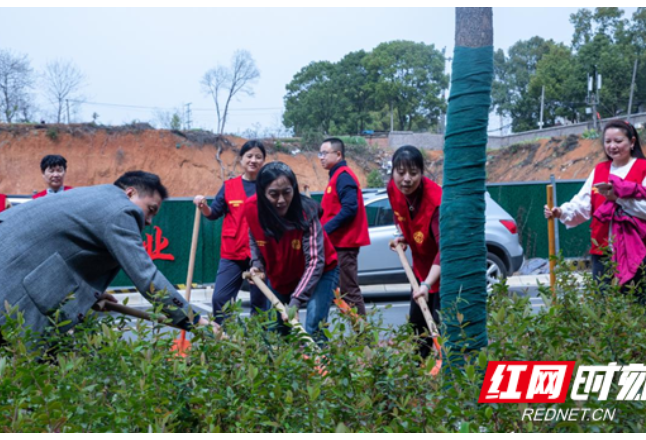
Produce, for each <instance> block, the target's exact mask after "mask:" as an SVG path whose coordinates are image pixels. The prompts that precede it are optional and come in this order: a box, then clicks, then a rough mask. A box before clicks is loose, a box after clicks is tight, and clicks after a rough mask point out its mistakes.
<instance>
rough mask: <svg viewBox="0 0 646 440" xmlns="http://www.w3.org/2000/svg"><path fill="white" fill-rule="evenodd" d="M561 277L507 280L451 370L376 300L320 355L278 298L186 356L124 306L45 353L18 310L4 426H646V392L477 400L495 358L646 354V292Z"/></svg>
mask: <svg viewBox="0 0 646 440" xmlns="http://www.w3.org/2000/svg"><path fill="white" fill-rule="evenodd" d="M558 291H559V295H558V300H557V302H555V303H553V304H550V303H551V293H550V292H549V291H548V290H547V289H542V293H543V294H544V299H545V301H546V303H547V304H548V305H549V306H550V307H549V308H545V309H542V310H541V311H540V312H539V313H532V309H531V304H530V301H529V299H528V298H526V297H517V296H515V295H510V294H509V293H508V291H507V290H506V288H505V286H501V287H500V288H499V289H497V291H496V292H495V293H494V295H493V296H491V299H490V304H489V307H488V311H489V329H488V331H489V335H490V345H489V347H488V348H487V349H485V350H482V351H481V352H480V353H468V354H464V356H463V355H462V354H459V353H457V354H456V353H447V354H445V356H444V359H445V367H449V368H450V367H451V365H450V363H449V362H448V361H447V360H448V359H451V358H459V359H466V361H465V362H464V364H465V365H464V367H463V368H462V369H457V368H455V366H454V368H452V369H449V368H445V371H443V373H442V375H441V376H440V377H438V378H433V377H431V376H429V375H428V374H427V372H428V371H430V369H431V368H432V366H433V365H432V364H433V363H432V362H429V363H427V364H424V363H423V362H421V360H420V359H419V358H418V357H417V355H416V354H415V350H414V343H413V342H414V341H413V335H412V334H411V331H410V329H409V328H408V327H407V326H404V327H402V328H399V329H396V330H392V329H387V328H385V327H384V325H383V323H382V322H381V320H380V319H379V316H375V315H374V312H373V316H372V318H373V320H372V322H373V323H372V324H368V325H365V326H364V327H363V328H362V330H363V331H359V332H355V331H354V330H352V329H351V328H352V325H351V324H350V323H349V322H348V321H347V320H346V318H345V317H340V318H338V320H337V321H336V322H335V323H334V330H333V331H328V336H329V338H330V342H329V344H328V345H327V346H326V347H325V348H324V349H323V350H322V353H321V356H320V357H319V358H317V356H316V355H315V354H314V353H309V355H310V356H309V357H308V358H306V357H304V356H303V353H304V352H306V351H307V350H305V348H303V347H301V346H300V344H299V342H298V341H296V340H294V339H293V338H281V337H279V336H278V335H276V334H274V333H267V332H266V331H265V326H266V325H267V323H268V322H269V321H271V320H272V319H274V317H275V314H274V313H273V312H271V313H269V314H266V315H264V316H260V317H258V318H253V319H245V320H242V319H232V320H229V321H228V322H227V332H228V334H229V336H230V337H231V340H228V341H217V342H215V341H213V340H212V339H209V338H207V337H206V336H205V335H204V334H203V333H201V332H197V334H196V336H195V337H194V338H193V347H192V349H191V351H190V353H189V355H188V357H186V358H178V357H173V356H172V355H171V353H170V349H171V345H172V340H173V338H175V337H177V332H173V333H167V332H162V331H161V330H162V329H161V327H160V326H155V327H153V328H149V327H148V326H146V325H144V324H142V323H141V322H137V323H136V324H135V325H134V329H133V336H134V337H133V338H131V339H125V338H124V337H123V334H122V331H121V329H122V328H124V326H126V325H127V321H126V320H125V319H124V318H114V317H106V318H103V319H101V320H98V319H96V316H95V315H91V316H90V317H88V319H87V321H86V322H85V323H84V324H83V325H82V326H79V327H77V329H76V331H75V334H74V335H73V336H70V335H69V334H67V333H62V334H59V335H54V336H52V339H51V341H50V343H52V342H55V344H56V350H52V351H50V353H49V354H47V355H43V354H42V351H32V350H29V349H28V348H27V346H28V345H27V342H26V341H28V340H30V338H29V336H26V337H20V336H19V333H18V330H17V329H16V325H17V323H16V322H13V321H11V322H8V323H7V324H5V325H4V326H3V328H2V332H3V334H4V335H5V338H6V339H7V340H8V341H9V343H8V345H7V346H6V347H4V348H1V349H0V432H2V431H6V432H34V431H49V432H52V431H58V432H79V431H93V432H104V431H111V432H124V431H128V432H162V431H166V432H170V431H172V432H206V431H209V432H302V431H306V432H310V431H313V432H335V431H337V432H345V431H348V432H350V431H364V432H377V431H378V432H445V431H449V432H454V431H463V432H466V431H471V432H501V431H503V432H511V431H530V432H555V431H558V432H577V431H592V432H596V431H601V432H606V431H631V432H641V431H644V417H643V415H644V409H645V408H644V406H645V404H646V403H645V402H644V401H643V400H638V401H624V402H621V401H614V400H608V401H597V400H595V399H594V398H591V400H590V401H587V402H585V403H584V405H583V406H585V407H588V408H592V409H594V408H616V410H617V419H616V420H615V421H614V422H609V421H604V422H592V421H590V422H560V423H556V422H542V423H531V422H528V421H522V420H521V416H522V411H523V408H525V407H526V406H527V405H525V404H478V403H477V400H478V396H479V393H480V388H481V385H482V372H483V371H484V368H485V367H486V365H487V361H488V360H552V361H562V360H576V361H577V364H578V365H581V364H584V365H585V364H587V365H600V364H601V365H604V364H607V363H608V362H618V363H620V364H624V365H625V364H629V363H643V362H644V353H645V352H646V320H645V319H644V312H645V310H644V307H643V306H641V305H638V304H635V303H634V300H633V298H632V297H630V296H624V295H620V294H618V293H617V288H616V287H613V288H611V289H610V292H608V293H607V294H606V295H604V296H601V295H600V294H599V293H598V288H597V287H596V286H595V285H594V284H593V283H592V281H591V280H590V277H589V276H586V277H585V279H584V287H583V289H580V288H579V285H578V281H577V280H575V279H574V278H573V276H572V275H571V274H570V273H569V272H565V271H561V273H560V274H559V282H558ZM157 312H159V310H157ZM386 340H387V341H388V342H384V341H386ZM317 359H318V360H317ZM317 366H323V367H324V369H325V372H326V374H325V375H322V374H319V373H317ZM616 385H617V384H616V382H615V384H614V385H613V387H615V388H613V389H616ZM613 395H616V393H615V394H613V393H612V392H611V396H613ZM568 396H569V393H568ZM540 405H541V407H546V408H573V407H576V406H578V405H580V403H577V402H574V401H572V400H571V399H569V397H568V399H567V400H566V403H564V404H540Z"/></svg>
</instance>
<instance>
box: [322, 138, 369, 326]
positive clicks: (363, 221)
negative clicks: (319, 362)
mask: <svg viewBox="0 0 646 440" xmlns="http://www.w3.org/2000/svg"><path fill="white" fill-rule="evenodd" d="M318 156H319V159H321V165H322V166H323V168H325V169H326V170H329V171H330V182H329V183H328V186H327V188H325V192H324V193H323V200H321V206H322V207H323V217H322V218H321V223H322V224H323V227H324V228H325V232H326V233H327V235H328V236H329V237H330V240H331V241H332V244H333V245H334V247H335V248H336V252H337V255H338V259H339V268H340V273H339V285H340V287H341V294H342V295H344V299H345V300H346V301H347V302H348V303H350V305H351V306H353V307H356V309H357V312H358V313H359V314H361V315H365V314H366V306H365V304H364V301H363V296H362V295H361V289H360V288H359V282H358V280H357V278H358V277H357V270H358V269H357V258H358V256H359V248H360V247H361V246H367V245H369V244H370V236H369V235H368V219H367V217H366V209H365V207H364V205H363V196H362V194H361V186H360V185H359V180H358V179H357V176H355V174H354V173H353V172H352V170H351V169H350V168H349V167H348V164H347V163H346V161H345V145H344V144H343V141H342V140H341V139H339V138H328V139H325V140H324V141H323V143H322V144H321V147H320V150H319V154H318Z"/></svg>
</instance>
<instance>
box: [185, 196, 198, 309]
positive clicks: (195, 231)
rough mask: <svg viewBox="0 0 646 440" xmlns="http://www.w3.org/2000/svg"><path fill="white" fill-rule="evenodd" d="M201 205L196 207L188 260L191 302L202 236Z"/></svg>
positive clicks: (188, 283) (187, 276) (188, 289)
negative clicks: (196, 256) (198, 245)
mask: <svg viewBox="0 0 646 440" xmlns="http://www.w3.org/2000/svg"><path fill="white" fill-rule="evenodd" d="M200 221H201V212H200V207H199V206H196V207H195V220H194V221H193V239H192V240H191V254H190V256H189V260H188V273H187V275H186V295H185V297H186V301H187V302H188V303H189V304H190V302H191V286H192V284H193V271H194V269H195V255H196V254H197V242H198V239H199V237H200Z"/></svg>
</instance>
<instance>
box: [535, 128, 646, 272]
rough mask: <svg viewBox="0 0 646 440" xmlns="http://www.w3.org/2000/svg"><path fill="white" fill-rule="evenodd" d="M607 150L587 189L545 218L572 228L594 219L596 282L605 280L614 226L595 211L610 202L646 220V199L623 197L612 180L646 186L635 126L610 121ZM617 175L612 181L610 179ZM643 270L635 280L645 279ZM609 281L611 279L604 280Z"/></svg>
mask: <svg viewBox="0 0 646 440" xmlns="http://www.w3.org/2000/svg"><path fill="white" fill-rule="evenodd" d="M603 148H604V151H605V153H606V157H607V158H608V161H604V162H601V163H600V164H598V165H597V166H596V167H595V168H594V170H592V172H591V173H590V176H589V177H588V179H587V180H586V181H585V183H584V184H583V187H582V188H581V190H580V191H579V193H578V194H577V195H575V196H574V197H573V198H572V200H570V201H569V202H567V203H564V204H562V205H561V206H560V207H554V208H552V209H551V210H550V209H549V208H548V206H547V205H545V210H544V213H545V218H550V217H555V218H558V219H560V220H561V222H562V223H563V224H565V225H566V226H567V227H568V228H573V227H575V226H578V225H580V224H581V223H584V222H585V221H587V220H589V219H590V218H592V222H591V224H590V232H591V242H592V246H591V248H590V254H591V255H592V275H593V277H594V279H595V280H597V281H599V280H600V279H602V275H603V274H604V265H605V263H606V261H605V258H604V257H603V255H604V253H603V249H604V248H607V247H608V245H609V238H610V231H611V225H610V222H602V221H600V220H599V219H598V218H596V217H595V216H594V213H595V210H597V209H599V207H600V206H601V205H602V204H603V203H604V202H605V201H606V200H609V201H612V202H614V203H616V206H617V208H616V209H617V210H619V211H620V213H621V215H626V214H627V215H629V216H632V217H636V218H638V219H644V220H646V200H644V199H637V198H629V197H627V198H619V197H617V195H616V194H615V191H614V189H613V184H612V183H610V182H609V180H614V179H616V178H619V179H622V180H623V181H624V182H634V183H637V184H639V185H643V186H646V160H645V158H644V153H643V152H642V148H641V144H640V141H639V134H638V133H637V130H635V127H634V126H633V125H632V124H630V123H629V122H627V121H621V120H615V121H611V122H609V123H608V124H607V125H606V126H605V127H604V129H603ZM611 175H612V176H615V177H613V178H610V176H611ZM643 275H644V274H643V270H642V271H638V273H637V274H636V276H635V277H634V278H633V279H635V280H637V279H638V278H639V279H641V278H643ZM603 278H605V281H606V282H607V281H609V279H608V278H609V277H603Z"/></svg>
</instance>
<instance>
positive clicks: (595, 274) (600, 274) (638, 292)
mask: <svg viewBox="0 0 646 440" xmlns="http://www.w3.org/2000/svg"><path fill="white" fill-rule="evenodd" d="M609 263H610V260H609V258H608V257H606V256H603V255H595V254H592V278H593V279H594V281H596V282H597V283H599V286H600V288H601V291H602V292H605V290H606V288H607V286H609V285H610V283H611V282H612V279H613V278H614V273H612V272H611V271H610V270H608V264H609ZM633 283H634V285H635V286H636V289H635V296H636V297H637V301H638V302H639V303H640V304H646V259H644V261H643V262H642V264H641V266H639V269H637V273H635V276H634V277H632V278H631V280H630V281H628V282H627V283H625V284H623V285H622V286H621V293H623V294H624V295H625V294H627V293H628V292H629V290H630V286H631V285H632V284H633Z"/></svg>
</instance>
